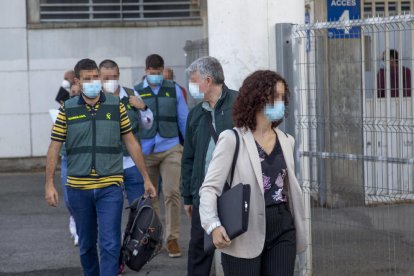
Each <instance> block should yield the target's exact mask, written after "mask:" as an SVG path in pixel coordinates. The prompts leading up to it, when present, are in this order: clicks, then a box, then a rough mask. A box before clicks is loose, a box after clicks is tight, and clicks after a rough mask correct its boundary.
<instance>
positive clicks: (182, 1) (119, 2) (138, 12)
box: [40, 0, 200, 22]
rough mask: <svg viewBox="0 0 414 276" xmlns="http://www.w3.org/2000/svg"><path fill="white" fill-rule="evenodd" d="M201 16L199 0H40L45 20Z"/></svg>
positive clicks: (121, 19) (67, 20)
mask: <svg viewBox="0 0 414 276" xmlns="http://www.w3.org/2000/svg"><path fill="white" fill-rule="evenodd" d="M199 18H200V3H199V0H169V1H168V0H72V1H68V0H40V21H41V22H85V21H147V20H171V19H174V20H180V19H199Z"/></svg>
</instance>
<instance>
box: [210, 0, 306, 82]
mask: <svg viewBox="0 0 414 276" xmlns="http://www.w3.org/2000/svg"><path fill="white" fill-rule="evenodd" d="M304 17H305V1H304V0H289V1H286V0H255V1H251V0H228V1H221V0H209V1H208V31H209V34H208V35H209V54H210V55H211V56H214V57H216V58H218V59H219V60H220V61H221V62H222V65H223V69H224V75H225V78H226V83H227V85H228V86H229V87H231V88H234V89H238V88H239V87H240V86H241V83H242V81H243V80H244V78H245V77H246V76H247V75H249V74H250V73H252V72H253V71H255V70H257V69H273V70H274V69H275V68H276V49H275V24H276V23H303V22H304Z"/></svg>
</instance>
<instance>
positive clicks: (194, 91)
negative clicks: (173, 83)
mask: <svg viewBox="0 0 414 276" xmlns="http://www.w3.org/2000/svg"><path fill="white" fill-rule="evenodd" d="M188 91H189V92H190V94H191V96H193V98H194V99H196V100H200V99H204V93H202V92H200V85H199V84H198V83H196V82H189V83H188Z"/></svg>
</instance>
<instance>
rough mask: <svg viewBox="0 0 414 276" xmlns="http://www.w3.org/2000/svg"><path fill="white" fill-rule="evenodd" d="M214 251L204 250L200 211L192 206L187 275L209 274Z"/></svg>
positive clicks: (201, 275) (200, 275) (199, 275)
mask: <svg viewBox="0 0 414 276" xmlns="http://www.w3.org/2000/svg"><path fill="white" fill-rule="evenodd" d="M213 258H214V253H213V254H206V253H205V252H204V229H203V228H202V227H201V221H200V213H199V209H198V207H195V206H193V213H192V215H191V239H190V245H189V248H188V263H187V275H188V276H203V275H206V276H208V275H210V270H211V263H212V262H213Z"/></svg>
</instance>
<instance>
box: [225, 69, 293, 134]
mask: <svg viewBox="0 0 414 276" xmlns="http://www.w3.org/2000/svg"><path fill="white" fill-rule="evenodd" d="M278 82H282V83H283V84H284V85H285V98H284V101H285V106H286V112H285V117H287V114H288V112H287V111H288V110H287V106H288V104H289V96H290V92H289V88H288V85H287V83H286V80H285V79H284V78H283V77H282V76H280V75H279V74H278V73H276V72H274V71H270V70H258V71H256V72H254V73H253V74H251V75H250V76H248V77H247V78H246V79H245V80H244V81H243V84H242V86H241V87H240V90H239V95H238V97H237V99H236V101H235V102H234V107H233V121H234V125H235V126H236V127H240V128H241V127H245V128H249V129H250V130H251V131H254V130H256V114H257V112H260V111H262V110H263V109H264V107H265V105H266V104H267V103H269V102H273V101H274V97H275V91H276V83H278ZM282 121H283V119H282V120H279V121H276V122H273V123H272V127H277V126H278V125H280V124H281V123H282Z"/></svg>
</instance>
